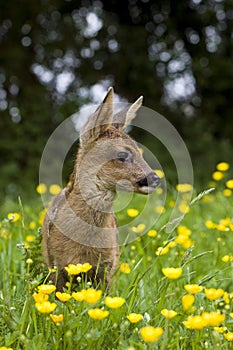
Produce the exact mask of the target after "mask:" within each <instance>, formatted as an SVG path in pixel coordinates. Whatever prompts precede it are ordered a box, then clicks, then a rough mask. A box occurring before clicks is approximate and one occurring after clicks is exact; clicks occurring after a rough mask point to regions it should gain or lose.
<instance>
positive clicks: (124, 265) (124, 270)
mask: <svg viewBox="0 0 233 350" xmlns="http://www.w3.org/2000/svg"><path fill="white" fill-rule="evenodd" d="M120 271H121V272H122V273H125V274H129V273H130V271H131V270H130V266H129V264H128V263H122V264H121V266H120Z"/></svg>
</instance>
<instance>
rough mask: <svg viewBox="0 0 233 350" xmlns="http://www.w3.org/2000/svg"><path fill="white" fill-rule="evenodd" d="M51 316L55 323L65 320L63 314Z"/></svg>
mask: <svg viewBox="0 0 233 350" xmlns="http://www.w3.org/2000/svg"><path fill="white" fill-rule="evenodd" d="M49 316H50V318H51V320H52V321H53V322H54V323H61V322H62V321H63V319H64V316H63V315H62V314H61V315H49Z"/></svg>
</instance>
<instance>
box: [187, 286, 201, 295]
mask: <svg viewBox="0 0 233 350" xmlns="http://www.w3.org/2000/svg"><path fill="white" fill-rule="evenodd" d="M184 289H185V290H186V291H187V292H188V293H191V294H197V293H199V292H201V291H202V290H203V287H202V286H199V285H198V284H186V285H185V286H184Z"/></svg>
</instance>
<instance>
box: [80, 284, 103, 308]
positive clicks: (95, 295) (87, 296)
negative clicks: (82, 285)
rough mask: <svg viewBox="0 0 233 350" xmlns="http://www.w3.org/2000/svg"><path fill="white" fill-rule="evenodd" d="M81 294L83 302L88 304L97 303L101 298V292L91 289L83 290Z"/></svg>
mask: <svg viewBox="0 0 233 350" xmlns="http://www.w3.org/2000/svg"><path fill="white" fill-rule="evenodd" d="M81 293H82V294H83V297H84V300H85V301H86V302H87V303H88V304H95V303H97V301H99V300H100V298H101V296H102V290H95V289H93V288H89V289H87V290H84V289H83V290H82V291H81Z"/></svg>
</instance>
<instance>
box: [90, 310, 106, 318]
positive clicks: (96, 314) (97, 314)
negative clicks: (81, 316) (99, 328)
mask: <svg viewBox="0 0 233 350" xmlns="http://www.w3.org/2000/svg"><path fill="white" fill-rule="evenodd" d="M88 315H89V316H90V317H91V318H93V320H103V319H104V318H106V317H108V315H109V311H107V310H102V309H98V308H96V309H90V310H88Z"/></svg>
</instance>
